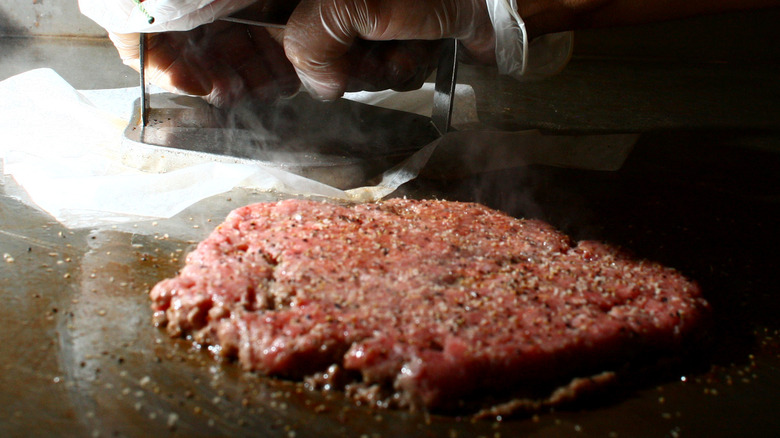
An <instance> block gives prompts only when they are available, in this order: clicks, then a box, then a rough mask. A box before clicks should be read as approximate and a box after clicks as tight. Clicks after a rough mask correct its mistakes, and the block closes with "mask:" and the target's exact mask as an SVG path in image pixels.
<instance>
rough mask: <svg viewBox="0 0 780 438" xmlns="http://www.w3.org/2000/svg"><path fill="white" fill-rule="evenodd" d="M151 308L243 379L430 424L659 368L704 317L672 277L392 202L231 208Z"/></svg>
mask: <svg viewBox="0 0 780 438" xmlns="http://www.w3.org/2000/svg"><path fill="white" fill-rule="evenodd" d="M151 298H152V300H153V309H154V311H155V318H156V322H157V323H158V324H161V325H166V326H167V330H168V332H169V333H170V334H171V335H173V336H189V337H191V338H192V340H193V341H194V342H196V343H198V344H201V345H206V344H208V345H212V346H215V347H212V350H215V351H219V352H220V353H221V354H222V355H225V356H229V357H234V356H237V357H238V360H239V362H240V363H241V364H242V365H243V366H244V367H245V368H247V369H250V370H254V371H257V372H260V373H263V374H267V375H275V376H284V377H289V378H295V379H307V381H309V382H313V383H314V384H316V383H317V382H320V383H322V382H327V383H329V384H332V385H331V386H338V387H342V388H346V390H347V393H348V394H349V395H351V396H352V397H354V398H356V399H359V400H363V401H371V402H374V403H376V404H377V405H379V406H384V405H392V406H409V407H413V408H423V409H431V410H448V409H453V408H457V407H458V406H461V407H462V406H463V403H464V401H466V403H467V404H468V403H470V402H469V400H472V399H476V398H480V397H484V396H486V395H500V396H517V395H518V394H520V395H521V396H524V397H525V396H529V397H530V396H538V393H537V392H535V391H537V389H539V388H545V387H546V388H548V393H549V388H551V387H555V386H560V385H565V384H566V383H568V382H570V381H572V378H574V377H578V376H579V377H582V376H590V375H595V374H598V373H600V372H603V371H605V370H608V369H610V368H609V367H610V366H615V365H616V364H620V363H624V362H625V361H627V360H629V359H630V358H632V357H634V356H635V355H636V354H646V353H647V352H648V351H649V352H652V353H658V352H661V351H664V352H668V351H669V350H671V349H674V348H676V347H679V346H680V345H681V342H682V341H683V340H684V339H685V338H686V337H687V336H688V335H690V334H691V333H693V332H694V329H696V328H697V327H698V325H699V323H700V322H701V320H702V316H703V315H704V314H705V313H706V310H707V303H706V302H705V301H704V300H703V298H701V297H700V290H699V288H698V286H697V285H696V284H695V283H693V282H691V281H688V280H687V279H685V278H684V277H683V276H682V275H681V274H679V273H678V272H676V271H674V270H672V269H670V268H666V267H663V266H661V265H659V264H656V263H652V262H648V261H644V260H636V259H632V258H630V257H628V256H627V255H625V254H623V253H621V252H620V251H618V250H616V249H614V248H612V247H610V246H607V245H604V244H599V243H596V242H592V241H583V242H579V243H577V244H574V243H572V242H571V241H570V239H569V238H568V237H567V236H566V235H564V234H562V233H560V232H558V231H556V230H555V229H553V228H552V227H551V226H550V225H548V224H545V223H543V222H541V221H537V220H523V219H516V218H513V217H510V216H508V215H505V214H503V213H500V212H498V211H494V210H491V209H489V208H487V207H484V206H481V205H478V204H472V203H458V202H449V201H434V200H425V201H417V200H408V199H392V200H388V201H385V202H380V203H372V204H361V205H354V206H340V205H336V204H329V203H321V202H314V201H302V200H286V201H281V202H276V203H261V204H254V205H249V206H246V207H243V208H239V209H237V210H234V211H233V212H231V213H230V215H229V216H228V217H227V219H226V220H225V222H224V223H222V224H221V225H219V226H218V227H217V228H216V229H215V230H214V231H213V232H212V233H211V235H210V236H209V237H208V238H206V239H205V240H204V241H202V242H201V243H200V244H199V245H198V247H197V249H195V250H194V251H193V252H191V253H190V254H189V255H188V256H187V261H186V265H185V266H184V268H183V269H182V270H181V271H180V273H179V274H178V276H177V277H175V278H172V279H168V280H164V281H162V282H160V283H159V284H157V285H156V286H155V287H154V288H153V290H152V291H151ZM545 385H547V386H545ZM550 385H551V386H550Z"/></svg>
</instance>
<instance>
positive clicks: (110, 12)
mask: <svg viewBox="0 0 780 438" xmlns="http://www.w3.org/2000/svg"><path fill="white" fill-rule="evenodd" d="M251 1H252V0H146V1H144V2H143V3H142V4H141V6H143V8H144V9H143V10H142V9H140V6H139V5H137V4H135V3H134V2H133V1H131V0H100V1H96V0H80V2H79V5H80V6H81V8H82V12H84V13H85V14H87V15H88V16H90V17H91V18H93V19H94V20H95V21H96V22H97V23H98V24H100V25H102V26H104V27H105V28H106V29H107V30H108V32H109V37H110V38H111V40H112V42H113V43H114V45H115V46H116V48H117V50H118V51H119V55H120V57H121V58H122V61H123V62H124V63H125V64H127V65H129V66H130V67H132V68H133V69H135V70H136V71H137V70H138V69H139V64H140V62H139V55H140V54H139V51H138V49H139V47H138V44H139V38H140V34H139V33H136V32H139V31H143V32H148V31H151V30H166V29H167V30H169V29H190V28H194V29H191V30H179V31H170V32H163V33H148V38H149V40H148V45H147V47H148V50H147V62H146V77H147V80H148V81H149V82H151V83H153V84H155V85H157V86H159V87H161V88H163V89H166V90H168V91H171V92H175V93H179V94H191V95H197V96H203V97H204V98H205V99H206V100H207V101H208V102H210V103H212V104H215V105H218V106H224V105H230V104H233V103H235V102H237V101H239V100H241V99H243V98H245V97H254V98H257V99H261V100H273V99H276V98H278V97H280V96H288V95H292V94H294V93H295V92H297V90H298V88H299V82H298V78H297V76H296V75H295V71H294V70H293V68H292V67H291V65H290V63H289V61H287V59H286V57H285V55H284V52H283V50H282V47H281V45H280V43H279V41H281V33H280V32H279V31H278V30H274V29H263V28H259V27H255V26H247V25H242V24H236V23H228V22H220V21H216V22H213V23H212V21H214V20H215V19H217V18H219V17H221V16H222V15H224V14H227V13H230V12H233V11H235V10H237V9H240V8H242V7H244V6H246V4H247V3H250V2H251ZM295 5H296V3H295V2H292V1H287V2H278V1H271V0H268V1H261V2H255V3H252V5H250V6H249V7H248V8H244V9H243V10H242V16H245V17H247V18H254V17H257V19H258V20H260V21H265V20H269V19H270V20H286V19H287V17H288V16H289V15H290V13H291V12H292V9H293V8H294V7H295ZM175 7H179V8H181V9H179V10H174V9H172V8H175ZM144 11H146V12H148V13H151V14H153V16H154V18H155V20H154V23H152V24H151V25H150V24H149V23H148V22H147V21H148V20H146V19H145V18H144V19H143V20H141V19H140V18H139V17H141V16H143V13H144ZM203 23H207V24H203ZM126 32H129V33H126ZM270 32H273V33H274V34H273V35H271V33H270ZM274 36H275V37H277V38H278V40H279V41H276V40H274V38H273V37H274Z"/></svg>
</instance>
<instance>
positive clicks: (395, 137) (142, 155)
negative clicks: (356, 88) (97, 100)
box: [122, 93, 438, 188]
mask: <svg viewBox="0 0 780 438" xmlns="http://www.w3.org/2000/svg"><path fill="white" fill-rule="evenodd" d="M150 100H151V101H152V105H151V108H150V110H149V120H148V123H147V124H146V125H143V124H142V123H141V120H140V119H139V115H140V113H141V111H140V110H139V109H138V105H139V104H140V103H139V102H138V101H136V103H135V105H136V108H135V109H134V110H133V114H134V118H133V119H131V120H130V123H129V124H128V126H127V129H126V130H125V136H124V139H123V140H124V141H123V145H122V156H123V161H124V162H125V164H127V165H130V166H133V167H137V168H140V169H143V170H147V171H152V172H165V171H168V170H171V169H175V168H179V167H183V166H187V165H191V164H196V163H201V162H205V161H221V162H228V163H249V164H253V163H259V164H262V165H265V166H269V167H273V168H279V169H284V170H286V171H289V172H292V173H296V174H299V175H302V176H305V177H308V178H310V179H314V180H316V181H319V182H323V183H326V184H329V185H332V186H334V187H337V188H353V187H357V186H361V185H365V183H366V181H367V180H368V179H370V178H372V177H374V176H376V175H377V174H379V173H381V172H382V171H384V170H386V169H388V168H390V167H392V166H393V165H394V164H396V163H398V162H400V161H401V160H403V159H404V158H406V157H408V156H409V155H411V154H412V153H414V152H416V151H417V150H418V149H420V148H421V147H423V146H425V145H426V144H428V143H430V142H432V141H433V140H435V139H436V138H437V137H438V134H437V133H436V130H435V129H434V128H433V126H432V125H431V124H430V119H429V118H427V117H423V116H419V115H416V114H412V113H408V112H403V111H396V110H389V109H383V108H379V107H375V106H371V105H366V104H361V103H358V102H353V101H348V100H339V101H336V102H330V103H325V102H318V101H315V100H314V99H312V98H311V97H309V96H308V95H306V94H303V93H301V94H298V95H297V96H295V97H293V98H291V99H284V100H281V101H279V102H276V103H274V104H263V105H259V104H257V103H247V106H241V107H236V108H231V109H230V110H229V111H226V110H221V109H219V108H216V107H213V106H211V105H208V104H207V103H206V102H204V101H203V100H202V99H199V98H194V97H187V96H176V95H172V94H155V95H153V96H151V99H150ZM141 127H143V128H142V129H141Z"/></svg>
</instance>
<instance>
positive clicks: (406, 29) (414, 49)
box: [284, 0, 571, 99]
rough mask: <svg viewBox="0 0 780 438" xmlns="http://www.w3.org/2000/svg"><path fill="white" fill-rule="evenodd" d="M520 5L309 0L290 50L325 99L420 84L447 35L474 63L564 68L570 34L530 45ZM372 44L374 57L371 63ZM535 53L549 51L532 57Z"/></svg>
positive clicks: (290, 36)
mask: <svg viewBox="0 0 780 438" xmlns="http://www.w3.org/2000/svg"><path fill="white" fill-rule="evenodd" d="M530 3H531V4H532V5H535V4H537V3H540V2H530ZM541 3H544V2H541ZM516 10H517V5H516V4H515V2H514V0H386V1H372V0H302V1H301V3H300V4H299V5H298V7H297V8H296V10H295V11H294V12H293V14H292V15H291V16H290V19H289V21H288V22H287V30H286V31H285V36H284V48H285V52H286V53H287V57H288V58H289V59H290V61H291V62H292V64H293V66H294V67H295V69H296V71H297V72H298V76H299V77H300V79H301V81H302V83H303V84H304V86H305V87H306V88H307V89H308V90H309V91H310V92H312V93H313V94H315V95H317V96H319V97H321V98H323V99H335V98H337V97H339V96H341V95H342V94H343V93H344V92H345V91H352V90H354V89H370V88H369V85H370V86H373V87H374V88H394V89H398V88H399V87H401V88H413V87H415V86H419V85H421V84H422V82H423V80H424V79H425V77H427V74H428V73H430V71H431V70H432V68H433V67H434V66H435V64H436V59H437V56H436V52H435V48H436V47H437V46H436V43H434V42H432V41H436V40H440V39H442V38H456V39H458V40H459V42H460V44H461V46H462V47H463V48H464V49H465V58H466V59H467V60H468V61H470V62H476V63H482V64H496V63H498V66H499V70H500V71H501V72H502V73H506V74H511V75H513V76H515V77H523V76H529V71H530V70H533V71H534V72H535V73H537V74H540V73H541V74H551V73H555V72H557V71H558V70H560V69H561V68H562V67H563V65H565V64H566V62H567V61H568V59H569V56H570V52H571V34H570V33H569V34H566V35H563V36H561V35H558V36H555V37H552V38H550V39H547V38H545V39H543V40H538V41H535V44H530V45H529V37H528V33H527V32H526V29H525V27H524V24H523V21H522V19H521V18H520V17H519V16H518V14H517V11H516ZM421 40H425V41H421ZM387 41H392V43H387ZM379 42H381V43H379ZM550 42H553V43H554V44H550ZM367 46H368V47H371V52H369V54H370V53H372V52H373V56H372V57H371V59H373V61H372V62H366V61H365V60H366V59H367V58H366V52H367V51H366V47H367ZM532 51H534V52H538V53H540V54H541V55H543V56H533V57H530V56H529V52H532ZM529 59H531V61H529ZM529 66H533V67H534V68H533V69H530V70H529V68H528V67H529Z"/></svg>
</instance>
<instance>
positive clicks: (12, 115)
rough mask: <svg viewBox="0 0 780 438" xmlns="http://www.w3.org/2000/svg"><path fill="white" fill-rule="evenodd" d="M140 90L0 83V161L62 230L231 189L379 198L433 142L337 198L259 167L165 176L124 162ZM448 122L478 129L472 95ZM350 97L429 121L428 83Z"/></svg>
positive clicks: (49, 73)
mask: <svg viewBox="0 0 780 438" xmlns="http://www.w3.org/2000/svg"><path fill="white" fill-rule="evenodd" d="M138 94H139V91H138V88H137V87H136V88H125V89H116V90H90V91H78V90H75V89H74V88H73V87H72V86H70V84H68V83H67V82H66V81H65V80H64V79H62V78H61V77H60V76H59V75H58V74H57V73H56V72H55V71H53V70H51V69H38V70H31V71H29V72H26V73H22V74H20V75H17V76H14V77H11V78H9V79H6V80H5V81H2V82H0V102H2V105H0V132H2V133H3V137H2V140H0V158H2V161H3V165H2V169H3V171H4V173H6V174H8V175H11V176H12V177H13V178H14V179H15V180H16V182H17V183H18V184H19V185H20V186H21V187H22V188H23V189H24V190H25V191H26V192H27V195H28V197H29V199H30V200H31V201H32V202H33V203H34V204H35V205H36V206H38V207H39V208H41V209H42V210H44V211H46V212H47V213H49V214H50V215H51V216H53V217H54V218H55V219H56V220H58V221H59V222H61V223H62V224H64V225H65V226H67V227H70V228H79V227H86V226H98V225H105V224H112V223H122V222H128V221H136V220H139V219H150V218H168V217H171V216H173V215H175V214H177V213H178V212H180V211H182V210H183V209H185V208H187V207H189V206H191V205H193V204H195V203H197V202H198V201H200V200H202V199H205V198H208V197H210V196H214V195H216V194H220V193H223V192H227V191H229V190H231V189H233V188H236V187H246V188H250V189H257V190H267V191H276V192H280V193H285V194H295V195H312V196H321V197H327V198H334V199H338V200H348V201H361V202H363V201H373V200H378V199H381V198H383V197H385V196H387V195H389V194H390V193H392V192H393V191H395V190H396V189H397V188H398V187H399V186H400V185H401V184H403V183H405V182H407V181H409V180H411V179H413V178H415V177H416V176H417V174H418V172H419V170H420V169H421V168H422V167H423V166H424V165H425V163H426V162H427V159H428V157H429V156H430V154H431V153H432V152H433V149H434V148H435V143H434V144H431V145H428V146H426V147H424V148H423V149H421V150H420V151H419V152H418V153H417V154H416V155H414V156H412V157H411V158H410V159H408V160H407V161H405V162H404V163H402V164H401V165H399V166H397V167H396V168H394V169H388V171H387V172H385V174H384V176H383V178H382V180H381V182H380V183H379V184H378V185H376V186H372V187H361V188H357V189H351V190H347V191H343V190H340V189H337V188H334V187H331V186H328V185H325V184H321V183H319V182H317V181H313V180H310V179H307V178H303V177H300V176H298V175H295V174H292V173H288V172H284V171H282V170H279V169H272V168H266V167H263V166H261V165H245V164H229V163H203V164H198V165H193V166H189V167H186V168H181V169H176V170H174V171H171V172H167V173H162V174H158V173H147V172H143V171H140V170H138V169H135V168H130V167H128V166H125V165H123V164H122V161H121V158H120V156H119V149H120V145H121V141H122V133H123V131H124V128H125V127H126V125H127V123H128V120H129V119H130V112H131V110H132V103H133V101H134V100H135V99H136V98H137V97H138ZM456 95H457V98H456V107H455V109H454V111H453V124H457V123H470V122H475V121H476V105H475V98H474V93H473V90H472V89H471V88H470V87H468V86H463V85H461V86H459V88H458V90H457V93H456ZM346 97H347V98H349V99H353V100H357V101H360V102H363V103H369V104H374V105H377V106H382V107H387V108H392V109H399V110H405V111H410V112H415V113H418V114H421V115H425V116H430V112H431V105H432V101H433V85H432V84H426V86H425V87H423V88H422V89H420V90H417V91H413V92H406V93H397V92H379V93H353V94H350V95H348V96H346Z"/></svg>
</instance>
